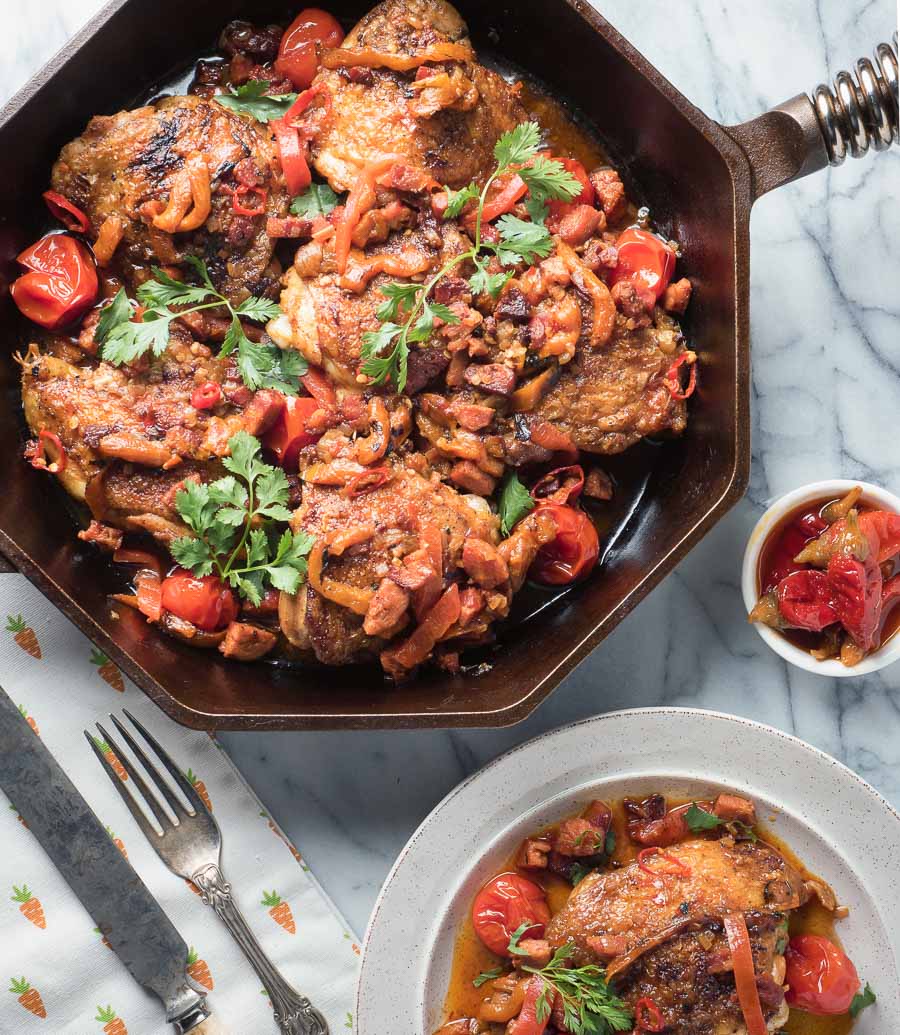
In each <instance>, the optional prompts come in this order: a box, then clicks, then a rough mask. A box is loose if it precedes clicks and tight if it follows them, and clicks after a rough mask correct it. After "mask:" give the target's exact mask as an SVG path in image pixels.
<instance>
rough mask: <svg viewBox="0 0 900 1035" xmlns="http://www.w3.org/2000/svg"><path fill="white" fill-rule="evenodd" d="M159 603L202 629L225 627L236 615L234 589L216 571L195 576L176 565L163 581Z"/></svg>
mask: <svg viewBox="0 0 900 1035" xmlns="http://www.w3.org/2000/svg"><path fill="white" fill-rule="evenodd" d="M162 606H163V608H165V610H166V611H171V612H172V614H173V615H177V616H178V617H179V618H183V619H184V620H185V621H186V622H190V623H191V624H192V625H196V626H197V628H198V629H202V630H203V631H204V632H214V631H215V630H216V629H224V628H225V626H226V625H228V624H229V623H230V622H233V621H234V620H235V619H236V618H237V616H238V603H237V600H236V599H235V596H234V593H232V592H231V590H230V589H229V588H228V587H227V586H226V585H224V584H223V583H222V581H221V579H219V578H218V577H217V576H215V575H204V576H203V577H202V578H198V577H197V576H196V575H192V574H191V573H190V572H189V571H186V570H185V569H184V568H177V569H176V570H175V571H174V572H173V573H172V574H171V575H168V576H166V578H164V579H163V583H162Z"/></svg>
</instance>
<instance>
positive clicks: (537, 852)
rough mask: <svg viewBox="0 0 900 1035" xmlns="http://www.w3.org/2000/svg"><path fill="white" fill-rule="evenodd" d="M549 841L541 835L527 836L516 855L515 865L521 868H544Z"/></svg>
mask: <svg viewBox="0 0 900 1035" xmlns="http://www.w3.org/2000/svg"><path fill="white" fill-rule="evenodd" d="M550 848H551V845H550V842H549V841H548V840H547V839H546V838H543V837H527V838H525V840H524V841H523V842H522V847H521V848H520V849H519V854H518V855H517V856H516V866H518V867H520V868H521V869H523V870H546V869H547V862H548V857H549V855H550Z"/></svg>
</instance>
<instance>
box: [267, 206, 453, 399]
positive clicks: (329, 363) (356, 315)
mask: <svg viewBox="0 0 900 1035" xmlns="http://www.w3.org/2000/svg"><path fill="white" fill-rule="evenodd" d="M469 247H470V243H469V241H468V239H467V238H466V237H465V235H464V234H462V233H461V232H460V231H459V229H458V228H457V227H456V225H455V224H453V223H447V224H442V225H441V226H440V227H438V226H437V224H434V223H432V222H431V221H430V220H429V221H427V223H426V225H424V226H420V227H416V228H415V229H408V230H404V231H402V232H399V233H393V234H391V236H390V237H389V238H388V240H387V241H385V242H383V243H379V244H375V245H370V246H369V247H368V248H367V249H366V251H365V253H363V252H362V251H359V250H356V249H354V250H353V251H351V253H350V262H349V264H348V267H347V271H346V273H345V274H344V276H343V277H341V276H339V275H338V273H337V272H336V268H335V263H334V248H333V245H332V244H331V243H330V242H329V243H326V244H325V245H324V246H323V245H322V244H319V243H317V242H315V241H311V242H310V243H309V244H307V245H304V246H303V247H301V248H300V249H299V251H298V253H297V257H296V259H295V261H294V265H293V266H292V267H291V269H290V270H288V272H287V274H286V276H285V278H284V284H285V288H284V291H283V292H282V294H281V303H280V304H281V309H282V315H281V316H278V317H276V318H275V319H274V320H272V321H270V323H269V325H268V327H267V328H266V329H267V331H268V333H269V335H270V336H271V338H272V340H273V341H275V342H276V343H277V344H278V345H279V346H280V347H281V348H293V349H296V350H297V351H298V352H301V353H302V354H303V355H304V356H305V357H306V359H307V360H308V361H309V362H310V363H312V364H314V365H315V366H320V367H322V368H324V370H325V371H326V372H327V373H328V374H329V375H330V376H331V377H332V378H333V379H334V380H335V381H336V382H337V383H338V384H342V385H345V386H347V387H354V388H358V387H359V385H358V382H357V375H358V374H359V368H360V362H361V360H360V354H361V348H362V336H363V334H364V333H365V332H366V331H374V330H376V329H377V327H378V326H379V321H378V320H377V319H376V316H375V311H376V310H377V309H378V307H379V306H380V305H382V303H383V302H384V301H385V298H384V295H382V294H381V292H380V291H379V288H380V287H383V286H384V285H385V284H389V283H391V282H392V281H396V280H401V281H404V280H410V279H412V278H413V277H417V279H419V280H421V279H423V277H424V275H425V274H427V273H429V272H430V271H432V270H436V269H438V268H440V267H441V266H442V265H443V264H444V263H445V262H447V261H448V260H449V259H451V258H453V256H455V255H459V254H460V253H462V252H464V251H466V250H467V249H468V248H469ZM379 269H385V272H378V270H379ZM404 271H406V272H404ZM365 277H368V278H369V279H368V281H367V282H366V281H365V279H364V278H365ZM347 285H350V287H348V286H347ZM357 287H358V288H359V290H355V288H357ZM430 351H431V349H430V348H423V349H422V352H423V353H425V352H430ZM438 351H440V352H443V350H438ZM446 362H447V361H446V359H445V360H444V364H445V365H446Z"/></svg>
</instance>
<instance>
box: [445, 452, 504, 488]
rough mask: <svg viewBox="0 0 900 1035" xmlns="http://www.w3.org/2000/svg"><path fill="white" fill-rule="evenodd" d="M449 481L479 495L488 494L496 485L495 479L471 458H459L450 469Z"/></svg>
mask: <svg viewBox="0 0 900 1035" xmlns="http://www.w3.org/2000/svg"><path fill="white" fill-rule="evenodd" d="M450 481H451V482H453V484H454V485H458V486H459V488H461V489H465V490H466V491H467V492H474V493H477V495H479V496H490V495H491V493H492V492H493V491H494V489H495V488H496V486H497V479H496V478H492V477H491V476H490V475H489V474H485V473H484V471H482V470H481V468H480V467H478V466H477V464H473V463H472V461H471V460H459V461H457V462H456V463H455V464H454V465H453V467H452V468H451V469H450Z"/></svg>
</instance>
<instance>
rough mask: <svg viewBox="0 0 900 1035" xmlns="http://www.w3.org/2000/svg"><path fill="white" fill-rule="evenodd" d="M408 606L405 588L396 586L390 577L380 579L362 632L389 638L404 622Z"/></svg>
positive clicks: (407, 594)
mask: <svg viewBox="0 0 900 1035" xmlns="http://www.w3.org/2000/svg"><path fill="white" fill-rule="evenodd" d="M408 607H409V593H408V592H407V590H405V589H403V587H402V586H398V585H397V583H396V582H394V581H393V580H392V579H389V578H387V579H382V580H381V585H380V586H379V587H378V589H377V590H376V591H375V595H374V596H373V597H372V602H371V603H370V604H369V610H368V611H367V612H366V617H365V619H364V620H363V632H364V633H365V634H366V635H367V636H381V637H383V638H384V639H390V637H392V636H393V635H394V634H395V633H398V632H399V631H400V630H401V629H402V628H403V626H404V625H405V624H406V611H407V609H408Z"/></svg>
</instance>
